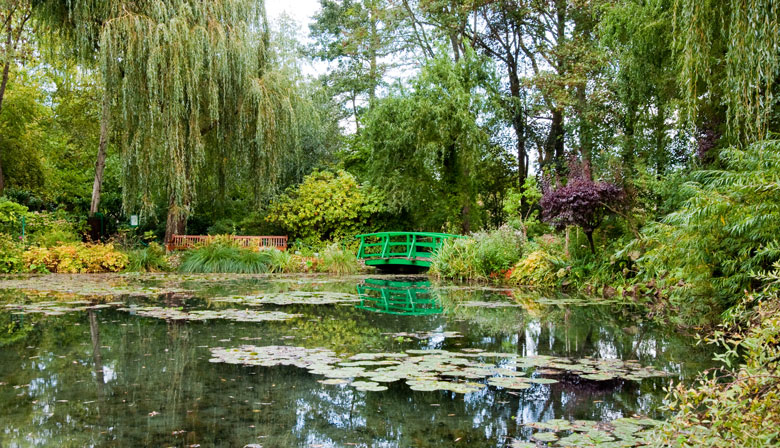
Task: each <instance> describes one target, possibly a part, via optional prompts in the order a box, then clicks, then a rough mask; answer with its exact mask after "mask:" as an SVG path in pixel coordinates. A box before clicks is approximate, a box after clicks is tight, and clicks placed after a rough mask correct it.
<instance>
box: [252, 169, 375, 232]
mask: <svg viewBox="0 0 780 448" xmlns="http://www.w3.org/2000/svg"><path fill="white" fill-rule="evenodd" d="M382 203H383V198H382V196H381V195H380V194H379V192H378V191H377V190H376V189H374V188H372V187H371V186H368V185H360V184H358V182H357V179H355V177H354V176H352V175H351V174H349V173H347V172H345V171H338V172H335V173H333V172H330V171H318V172H314V173H312V174H310V175H309V176H306V178H305V179H304V181H303V183H302V184H300V185H298V186H297V187H295V188H292V187H291V188H289V189H288V190H287V191H286V192H285V193H284V194H283V195H282V196H280V197H279V198H277V199H276V200H275V201H274V202H273V203H272V204H271V206H270V208H269V210H268V215H267V216H266V220H267V221H268V222H270V223H273V224H275V225H277V226H278V227H280V228H281V229H282V230H283V231H284V232H287V233H288V235H289V236H290V237H292V238H294V239H299V240H303V241H304V243H305V244H307V245H313V246H314V245H319V243H320V242H324V241H335V240H340V239H351V238H352V237H354V236H355V235H357V234H359V233H361V232H363V231H364V230H368V229H374V228H375V227H376V226H377V225H378V224H379V222H380V221H379V219H380V215H381V213H383V212H384V209H383V207H382Z"/></svg>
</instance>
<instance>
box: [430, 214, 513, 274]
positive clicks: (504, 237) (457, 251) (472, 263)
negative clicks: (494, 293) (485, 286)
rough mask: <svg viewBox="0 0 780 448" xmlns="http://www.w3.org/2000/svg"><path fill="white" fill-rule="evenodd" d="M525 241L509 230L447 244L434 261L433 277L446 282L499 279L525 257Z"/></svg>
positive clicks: (507, 228) (455, 240)
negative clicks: (445, 279) (523, 255)
mask: <svg viewBox="0 0 780 448" xmlns="http://www.w3.org/2000/svg"><path fill="white" fill-rule="evenodd" d="M524 244H525V238H524V237H523V236H522V234H520V233H519V232H516V231H514V230H512V229H510V228H509V227H501V228H499V229H497V230H493V231H490V232H478V233H475V234H474V235H473V236H472V237H471V238H454V239H450V240H446V241H445V242H444V244H443V245H442V247H441V248H439V251H438V252H437V254H436V255H435V256H434V257H433V264H432V265H431V273H432V274H433V275H436V276H440V277H445V278H456V279H461V280H486V279H488V278H498V276H500V275H502V274H503V273H504V272H506V271H507V270H509V269H510V268H511V267H512V266H514V264H515V263H517V261H518V260H519V259H520V257H521V256H522V254H523V246H524Z"/></svg>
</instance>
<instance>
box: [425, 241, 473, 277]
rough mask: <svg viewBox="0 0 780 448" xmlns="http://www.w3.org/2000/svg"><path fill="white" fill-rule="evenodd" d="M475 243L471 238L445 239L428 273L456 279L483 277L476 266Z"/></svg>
mask: <svg viewBox="0 0 780 448" xmlns="http://www.w3.org/2000/svg"><path fill="white" fill-rule="evenodd" d="M477 265H478V263H477V245H476V243H475V242H474V240H473V239H471V238H455V239H451V240H446V241H444V243H443V244H442V245H441V247H439V251H438V252H437V253H436V256H434V257H433V263H432V264H431V268H430V271H429V274H430V275H433V276H437V277H443V278H452V279H458V280H468V279H475V280H476V279H481V278H484V277H483V276H482V275H481V273H480V272H479V271H478V268H477Z"/></svg>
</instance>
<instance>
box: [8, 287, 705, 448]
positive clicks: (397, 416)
mask: <svg viewBox="0 0 780 448" xmlns="http://www.w3.org/2000/svg"><path fill="white" fill-rule="evenodd" d="M352 287H353V288H354V284H352ZM220 294H224V293H220ZM440 296H441V299H442V302H443V303H447V304H448V306H449V307H450V310H449V311H448V312H447V314H444V315H433V316H413V317H407V316H389V315H379V314H375V313H366V312H362V311H360V310H356V309H355V308H354V307H353V306H352V305H348V306H295V305H293V306H286V307H278V308H277V307H269V308H274V309H283V310H284V311H286V312H289V313H302V314H304V316H303V317H300V318H297V319H292V320H289V321H284V322H267V323H260V324H255V323H236V322H228V321H212V322H197V323H188V322H177V323H168V322H165V321H162V320H157V319H149V318H139V317H135V316H130V315H128V314H127V313H123V312H117V311H114V310H95V311H91V312H88V313H83V314H77V313H74V314H68V315H65V316H58V317H50V318H46V317H43V316H31V315H28V316H24V320H17V321H14V319H19V318H18V317H15V316H14V317H12V316H10V315H9V314H8V313H0V325H3V327H0V328H6V327H5V325H17V327H14V328H15V330H14V331H23V332H25V336H24V337H20V338H18V339H13V340H12V341H11V342H8V345H6V346H5V347H4V348H3V350H0V381H3V382H8V383H9V386H8V387H0V416H2V417H0V437H3V438H4V440H2V442H0V444H2V446H6V445H8V444H10V445H13V444H19V445H33V446H35V445H38V446H69V445H70V446H85V445H93V446H107V445H110V446H119V445H121V446H148V445H152V446H170V445H175V446H186V445H191V444H200V445H201V446H244V445H246V444H249V443H257V444H260V445H264V446H280V447H285V446H300V445H306V446H307V445H310V444H312V445H316V444H324V445H325V446H328V445H334V446H346V445H347V444H348V443H357V444H363V445H366V446H377V445H381V444H382V442H383V441H385V442H386V443H385V445H387V446H416V447H436V446H449V445H452V444H454V440H455V439H457V438H459V437H460V438H461V440H460V441H459V444H463V445H464V446H470V447H499V446H503V445H504V441H505V439H504V436H507V435H511V436H514V435H517V434H524V433H527V432H529V431H528V429H527V428H524V427H522V425H521V424H522V423H527V422H531V421H540V420H541V421H543V420H547V419H550V418H561V417H562V418H583V419H602V418H612V417H616V416H619V415H622V414H626V413H628V412H634V411H639V412H647V411H649V410H651V409H653V408H655V407H656V406H657V404H658V402H659V401H660V400H661V397H663V395H664V393H663V391H661V390H660V388H661V386H662V385H663V384H665V383H667V382H668V380H666V379H659V380H648V381H643V382H642V383H636V382H632V381H625V382H614V383H610V384H608V385H606V386H601V387H599V386H597V385H595V384H594V383H592V382H583V381H581V380H579V379H578V378H577V377H572V378H561V379H562V381H561V382H559V383H556V384H552V385H533V386H532V387H531V388H530V389H527V390H519V391H508V390H497V389H495V388H493V387H488V388H485V389H483V390H481V391H479V392H476V393H473V394H469V395H466V396H463V395H457V394H452V393H449V392H415V391H412V390H410V389H409V387H408V386H407V385H406V384H404V383H403V381H400V382H396V383H391V384H390V385H389V390H388V391H385V392H378V393H377V392H360V391H356V390H355V389H353V388H351V387H348V386H324V385H321V384H320V383H318V382H317V380H318V379H323V378H322V377H320V376H315V375H312V374H309V373H308V372H307V371H305V370H303V369H297V368H292V367H270V368H256V367H242V366H235V365H224V364H211V363H209V362H208V359H209V358H210V353H209V351H208V347H216V346H224V347H232V346H237V345H241V344H257V345H278V344H290V345H300V346H306V347H326V348H331V349H334V350H336V351H340V352H341V351H344V352H371V351H400V350H403V349H409V348H419V347H434V346H435V347H436V348H444V349H448V350H453V351H456V350H460V349H461V348H465V347H479V348H482V349H484V350H487V351H500V352H514V353H518V354H521V355H526V354H527V355H532V354H550V355H556V356H569V357H572V358H579V357H585V356H594V357H604V356H607V357H617V358H623V359H638V360H639V361H640V362H642V363H645V364H649V363H653V364H655V365H657V366H662V367H666V368H676V366H678V365H682V360H686V359H687V360H693V361H695V360H696V358H697V357H700V358H704V359H706V358H707V357H708V354H707V353H706V352H701V353H699V352H696V351H692V350H691V348H690V342H689V341H686V340H684V339H682V338H681V337H679V336H677V335H669V334H664V333H663V332H661V331H659V330H658V329H656V328H653V327H652V326H650V325H645V324H642V323H638V324H637V323H634V322H631V321H630V320H626V319H624V318H622V317H621V316H620V314H621V313H620V311H619V310H616V309H615V308H614V307H595V306H591V307H584V306H572V305H569V306H555V305H538V304H537V305H534V306H533V307H532V309H531V311H532V312H529V311H528V309H527V308H484V307H483V308H480V307H462V306H460V307H459V306H457V305H458V303H457V302H458V301H460V300H473V301H491V300H495V299H497V298H500V297H497V296H496V293H495V292H490V291H482V292H479V291H478V292H475V291H473V290H472V291H470V292H464V291H462V290H444V292H442V293H440ZM168 299H169V302H168V304H169V305H171V306H176V305H177V304H179V303H180V302H177V301H176V300H178V299H177V298H176V297H169V298H168ZM503 300H506V298H503ZM447 301H449V302H447ZM195 302H196V303H199V302H197V301H195ZM192 303H193V301H191V300H188V301H186V302H185V304H186V305H187V306H190V305H191V304H192ZM77 324H78V325H77ZM87 326H89V328H87ZM627 327H636V329H629V330H630V331H625V330H624V329H625V328H627ZM432 330H437V331H459V332H460V333H462V334H463V335H464V337H462V338H447V339H444V340H440V339H439V340H436V341H433V340H431V341H426V340H423V341H417V340H413V341H411V342H398V341H395V340H394V339H393V338H392V337H388V336H386V335H383V334H382V333H396V332H419V331H432ZM288 336H294V338H293V339H285V337H288ZM242 338H249V339H253V338H261V339H259V341H245V340H242ZM28 346H34V347H35V348H34V349H28V348H26V347H28ZM74 361H75V363H74ZM101 376H102V378H101ZM96 383H97V387H96ZM25 384H29V385H30V386H28V387H23V388H19V389H13V387H12V386H13V385H25ZM17 394H22V395H21V396H19V397H17ZM58 400H67V402H61V401H58ZM93 401H97V403H92V402H93ZM432 405H437V406H432ZM150 413H159V414H158V415H153V416H150ZM179 431H182V432H179ZM30 433H32V434H34V438H33V439H31V440H29V441H28V440H26V438H27V435H28V434H30ZM3 442H4V443H3Z"/></svg>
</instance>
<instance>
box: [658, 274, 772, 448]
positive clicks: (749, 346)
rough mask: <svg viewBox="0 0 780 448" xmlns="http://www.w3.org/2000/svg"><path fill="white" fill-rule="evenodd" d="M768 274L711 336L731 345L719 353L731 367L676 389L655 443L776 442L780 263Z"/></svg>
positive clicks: (758, 444) (755, 444)
mask: <svg viewBox="0 0 780 448" xmlns="http://www.w3.org/2000/svg"><path fill="white" fill-rule="evenodd" d="M768 277H769V278H770V279H771V280H772V283H770V284H769V285H768V289H767V290H765V291H762V292H761V293H759V294H755V295H753V294H749V295H744V296H743V299H742V302H741V303H740V304H738V305H737V307H735V309H734V310H733V313H732V314H731V322H730V323H729V324H728V325H727V326H724V328H723V331H720V332H718V333H716V334H715V336H714V337H713V338H712V339H711V340H710V342H712V343H715V344H717V345H719V346H721V347H726V348H727V351H726V353H725V354H722V355H718V357H719V358H720V359H722V360H724V361H725V362H726V364H727V365H728V366H729V368H727V369H719V370H718V371H717V372H716V373H715V374H712V375H702V376H701V378H700V379H699V382H698V383H697V384H695V385H693V386H691V387H686V386H684V385H683V384H679V385H677V386H676V387H675V388H673V389H672V390H671V393H670V398H671V403H670V404H669V408H670V409H671V410H672V411H674V412H676V414H675V415H674V416H673V417H672V418H671V419H670V420H669V421H668V422H667V424H665V425H664V426H662V427H660V428H659V429H657V430H656V431H654V432H653V434H651V436H650V439H651V440H650V441H651V442H652V443H651V446H664V447H697V446H708V447H723V448H725V447H735V446H739V447H765V446H777V443H778V436H777V428H778V427H779V426H780V407H778V405H777V403H778V399H780V346H779V345H778V343H777V342H778V340H780V288H779V287H778V286H780V285H779V284H778V283H780V264H775V267H774V271H773V272H772V273H771V274H769V276H768ZM735 362H738V363H739V364H738V365H736V366H735V367H734V368H731V367H730V366H732V365H733V363H735Z"/></svg>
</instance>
